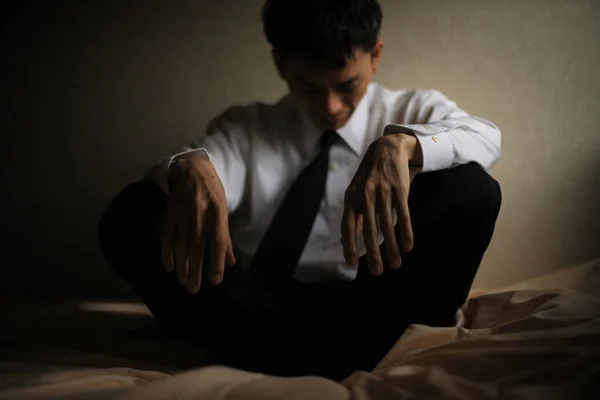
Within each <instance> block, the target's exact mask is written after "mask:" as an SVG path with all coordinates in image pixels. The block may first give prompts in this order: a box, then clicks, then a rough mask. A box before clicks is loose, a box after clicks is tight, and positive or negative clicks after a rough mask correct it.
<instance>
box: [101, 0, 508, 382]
mask: <svg viewBox="0 0 600 400" xmlns="http://www.w3.org/2000/svg"><path fill="white" fill-rule="evenodd" d="M381 20H382V13H381V9H380V6H379V4H378V3H377V1H376V0H329V1H326V0H320V1H319V0H269V1H267V2H266V4H265V5H264V8H263V23H264V29H265V33H266V37H267V39H268V41H269V43H270V44H271V45H272V48H273V50H272V54H273V58H274V61H275V65H276V67H277V70H278V72H279V75H280V76H281V78H282V79H283V80H284V81H285V82H286V83H287V85H288V87H289V94H288V95H286V96H285V97H284V98H282V99H281V100H280V101H279V102H277V103H276V104H263V103H255V104H252V105H248V106H244V107H233V108H230V109H229V110H227V111H225V112H224V113H223V114H222V115H220V116H218V117H216V118H215V119H214V120H213V121H212V122H211V123H210V125H209V127H208V131H207V135H206V136H205V137H204V138H203V139H201V140H199V141H198V142H196V143H194V144H193V145H192V146H190V147H189V148H187V149H186V151H184V152H183V153H181V154H177V155H175V156H172V157H169V158H167V159H166V160H165V161H164V162H162V163H161V164H160V165H158V166H157V167H155V168H153V170H152V171H151V173H149V174H148V176H147V178H146V179H145V180H144V181H141V182H137V183H134V184H132V185H130V186H128V187H127V188H125V190H124V191H123V192H122V193H121V194H120V195H119V196H118V197H117V198H116V199H115V200H114V201H113V202H112V204H111V205H110V206H109V207H108V209H107V211H106V212H105V214H104V215H103V217H102V220H101V222H100V242H101V247H102V251H103V252H104V254H105V256H106V258H107V260H108V261H109V263H110V264H111V265H112V266H113V268H114V269H115V270H116V271H117V272H118V273H119V274H120V275H121V276H122V277H123V278H124V279H125V280H126V281H127V282H129V284H131V285H132V286H133V288H134V289H135V290H136V291H137V293H138V294H139V295H140V297H141V298H142V299H143V300H144V302H145V303H146V304H147V305H148V307H149V308H150V310H151V311H152V312H153V314H154V315H155V317H156V318H157V320H158V321H159V322H161V323H162V324H164V325H165V326H167V327H169V328H171V329H172V330H173V331H174V332H176V333H177V334H179V335H181V336H182V337H185V338H187V339H189V340H191V341H194V342H196V343H201V344H203V345H206V346H209V348H210V349H212V350H213V351H214V352H215V353H216V354H217V355H218V356H219V357H220V361H219V362H222V363H226V364H229V365H232V366H235V367H239V368H245V369H248V370H254V371H261V372H265V373H271V374H278V375H301V374H302V375H303V374H312V375H322V376H326V377H330V378H334V379H342V378H344V377H345V376H347V374H349V373H351V372H353V371H354V370H357V369H371V368H373V367H374V366H375V365H376V363H377V362H378V361H379V360H380V359H381V357H382V356H383V355H384V354H385V353H386V352H387V351H388V350H389V349H390V347H391V346H392V345H393V344H394V342H395V341H396V340H397V339H398V337H399V336H400V335H401V334H402V332H403V331H404V329H405V328H406V327H407V326H408V325H409V324H413V323H421V324H428V325H436V326H444V325H451V324H453V322H454V315H455V312H456V310H457V309H458V307H460V306H461V305H462V303H463V302H464V301H465V299H466V296H467V293H468V291H469V289H470V287H471V283H472V280H473V278H474V276H475V273H476V272H477V269H478V267H479V264H480V261H481V259H482V257H483V254H484V252H485V250H486V248H487V246H488V244H489V241H490V239H491V237H492V233H493V229H494V224H495V221H496V217H497V215H498V212H499V207H500V188H499V186H498V184H497V183H496V182H495V181H494V180H493V179H492V178H491V177H490V176H489V175H488V174H487V173H486V172H485V170H486V169H488V168H490V167H491V166H492V165H493V164H494V162H495V161H496V160H497V159H498V157H499V154H500V131H499V130H498V128H497V127H496V126H495V125H494V124H492V123H490V122H488V121H486V120H484V119H481V118H477V117H472V116H469V115H468V114H467V113H466V112H464V111H462V110H461V109H459V108H457V106H456V104H455V103H453V102H451V101H449V100H448V99H447V98H446V97H444V96H443V95H442V94H441V93H439V92H436V91H429V90H400V91H391V90H388V89H385V88H383V87H381V86H379V85H377V84H375V83H371V80H372V77H373V75H374V73H375V72H376V71H377V69H378V67H379V62H380V60H381V57H382V53H383V44H382V42H381V40H380V39H379V31H380V27H381Z"/></svg>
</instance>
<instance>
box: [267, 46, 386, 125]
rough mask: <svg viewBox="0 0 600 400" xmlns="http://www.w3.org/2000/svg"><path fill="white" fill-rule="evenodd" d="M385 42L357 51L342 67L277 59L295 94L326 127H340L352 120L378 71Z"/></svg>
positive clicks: (283, 75) (285, 78)
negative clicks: (370, 49)
mask: <svg viewBox="0 0 600 400" xmlns="http://www.w3.org/2000/svg"><path fill="white" fill-rule="evenodd" d="M381 50H382V44H381V42H378V43H377V45H376V46H375V48H374V50H373V52H370V53H368V52H364V51H362V50H357V51H355V53H354V57H351V58H349V59H348V60H347V61H346V65H345V66H344V67H343V68H340V69H331V68H323V67H317V66H312V65H310V64H309V63H305V62H302V61H298V60H277V59H276V64H277V68H278V70H279V74H280V75H281V77H282V78H283V79H284V80H285V81H286V82H287V85H288V87H289V90H290V93H291V95H292V96H293V97H294V99H295V100H296V101H297V102H298V104H299V105H300V107H302V108H303V110H304V111H305V112H306V113H307V114H308V115H309V116H310V118H311V119H312V120H313V122H314V123H315V125H316V126H317V127H319V128H320V129H322V130H336V129H339V128H341V127H342V126H344V125H345V124H346V122H348V120H349V119H350V117H351V116H352V113H353V112H354V110H355V109H356V106H357V105H358V103H360V100H361V99H362V97H363V95H364V94H365V91H366V90H367V87H368V85H369V82H371V78H372V77H373V74H374V73H375V72H376V71H377V66H378V63H379V59H380V57H381Z"/></svg>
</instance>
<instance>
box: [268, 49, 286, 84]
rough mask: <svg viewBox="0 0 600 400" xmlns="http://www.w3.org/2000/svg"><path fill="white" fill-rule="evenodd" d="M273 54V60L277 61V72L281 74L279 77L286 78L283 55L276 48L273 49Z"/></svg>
mask: <svg viewBox="0 0 600 400" xmlns="http://www.w3.org/2000/svg"><path fill="white" fill-rule="evenodd" d="M271 56H272V57H273V62H274V63H275V68H277V73H278V74H279V77H280V78H281V79H285V78H284V77H285V68H284V67H285V65H284V64H285V63H284V60H283V57H282V56H281V54H280V53H278V52H277V51H276V50H275V49H272V50H271Z"/></svg>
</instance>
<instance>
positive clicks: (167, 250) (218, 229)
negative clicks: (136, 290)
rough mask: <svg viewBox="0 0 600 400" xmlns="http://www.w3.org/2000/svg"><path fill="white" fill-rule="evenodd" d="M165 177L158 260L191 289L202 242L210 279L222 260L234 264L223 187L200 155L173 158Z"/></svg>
mask: <svg viewBox="0 0 600 400" xmlns="http://www.w3.org/2000/svg"><path fill="white" fill-rule="evenodd" d="M168 182H169V193H170V194H169V199H168V201H167V208H166V212H165V219H164V225H163V231H162V237H161V255H162V261H163V266H164V267H165V269H166V270H167V271H169V272H171V271H173V269H176V271H177V278H178V279H179V282H180V283H181V284H182V285H185V286H186V287H187V290H188V292H190V293H196V292H197V291H198V290H199V289H200V284H201V281H202V262H203V261H204V251H205V245H209V246H210V256H211V259H210V263H211V275H210V276H211V282H212V283H213V284H215V285H217V284H219V283H220V282H221V280H222V279H223V274H224V272H225V261H227V263H228V264H229V265H233V264H235V258H234V256H233V248H232V244H231V237H230V235H229V225H228V213H227V204H226V200H225V191H224V189H223V184H222V183H221V180H220V179H219V177H218V175H217V172H216V171H215V168H214V166H213V165H212V164H211V162H210V161H209V160H206V159H201V158H193V159H187V160H179V161H176V162H174V163H173V164H172V165H171V168H170V169H169V176H168Z"/></svg>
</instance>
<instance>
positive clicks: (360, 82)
mask: <svg viewBox="0 0 600 400" xmlns="http://www.w3.org/2000/svg"><path fill="white" fill-rule="evenodd" d="M262 17H263V25H264V30H265V34H266V36H267V40H268V41H269V43H270V44H271V46H272V47H273V57H274V59H275V64H276V66H277V70H278V71H279V75H280V76H281V78H282V79H284V80H285V81H286V82H287V84H288V87H289V89H290V92H291V94H292V96H293V97H294V98H295V99H296V100H297V101H298V102H299V104H300V105H301V107H302V108H303V109H304V110H305V111H306V112H307V113H308V114H309V115H310V117H311V118H312V120H313V121H314V122H315V124H316V125H317V126H318V127H319V128H321V129H324V130H325V129H338V128H340V127H341V126H343V125H344V124H345V123H346V122H347V121H348V119H349V118H350V116H351V115H352V113H353V112H354V109H355V108H356V106H357V105H358V103H359V102H360V100H361V99H362V97H363V95H364V93H365V91H366V89H367V86H368V84H369V82H370V81H371V78H372V76H373V74H374V73H375V72H376V71H377V67H378V64H379V60H380V58H381V52H382V47H383V45H382V43H381V41H380V40H379V31H380V29H381V20H382V12H381V7H380V6H379V3H378V2H377V0H267V2H266V3H265V5H264V7H263V14H262Z"/></svg>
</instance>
